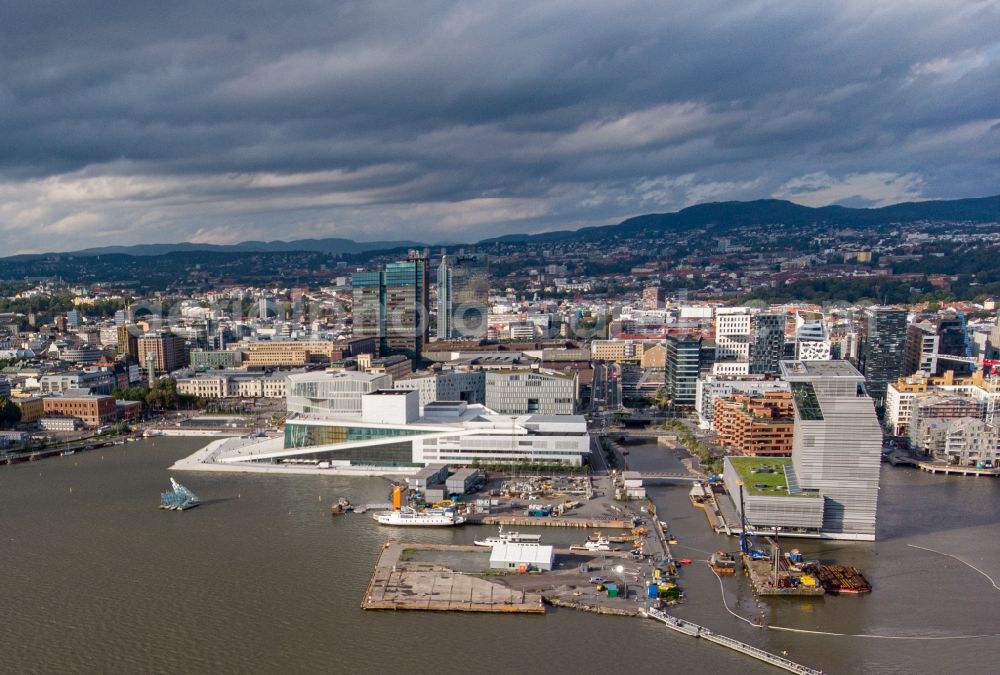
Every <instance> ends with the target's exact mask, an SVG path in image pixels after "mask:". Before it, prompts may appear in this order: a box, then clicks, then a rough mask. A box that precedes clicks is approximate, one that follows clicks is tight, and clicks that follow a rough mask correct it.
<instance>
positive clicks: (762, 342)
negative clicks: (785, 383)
mask: <svg viewBox="0 0 1000 675" xmlns="http://www.w3.org/2000/svg"><path fill="white" fill-rule="evenodd" d="M785 322H786V317H785V315H784V314H755V315H753V316H752V317H751V318H750V372H751V373H754V374H768V375H779V374H781V366H780V363H781V359H782V358H784V350H785Z"/></svg>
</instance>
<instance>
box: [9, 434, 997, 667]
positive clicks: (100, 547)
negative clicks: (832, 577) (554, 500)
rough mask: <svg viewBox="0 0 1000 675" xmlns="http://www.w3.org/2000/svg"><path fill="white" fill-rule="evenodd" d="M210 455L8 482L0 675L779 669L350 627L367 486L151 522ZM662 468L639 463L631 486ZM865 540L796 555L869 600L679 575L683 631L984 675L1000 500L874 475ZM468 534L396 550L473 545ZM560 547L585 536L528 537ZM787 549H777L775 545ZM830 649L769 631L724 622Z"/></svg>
mask: <svg viewBox="0 0 1000 675" xmlns="http://www.w3.org/2000/svg"><path fill="white" fill-rule="evenodd" d="M204 443H205V440H204V439H194V438H170V439H167V438H158V439H155V440H147V441H143V442H140V443H132V444H128V445H124V446H117V447H115V448H105V449H103V450H95V451H91V452H88V453H81V454H76V455H72V456H69V457H58V458H53V459H47V460H43V461H39V462H33V463H26V464H19V465H15V466H2V467H0V573H2V575H3V577H2V578H3V581H2V584H0V616H2V617H3V628H2V631H3V636H4V640H3V645H4V646H3V651H2V654H0V672H5V673H6V672H10V673H22V672H23V673H30V672H37V673H60V672H88V673H277V672H295V673H298V672H303V673H369V672H380V673H385V672H389V671H390V670H397V669H404V670H406V671H409V672H415V673H425V672H434V673H438V674H446V673H469V672H470V671H474V670H477V671H478V670H481V671H483V672H489V673H518V674H523V673H532V672H544V671H548V672H558V673H562V672H577V673H595V672H608V673H617V672H641V673H653V672H698V673H716V672H750V673H756V672H760V673H768V672H778V671H774V670H772V669H770V668H769V667H766V666H763V665H759V664H757V663H755V662H753V661H751V660H749V659H748V658H747V657H744V656H741V655H738V654H735V653H731V652H729V651H727V650H724V649H722V648H720V647H717V646H715V645H711V644H706V643H702V642H699V641H696V640H694V639H691V638H687V637H684V636H680V635H675V634H672V633H669V632H667V631H666V629H664V628H662V627H658V626H657V625H656V624H654V623H653V622H649V621H642V620H639V619H623V618H617V617H599V616H593V615H589V614H583V613H578V612H573V611H570V610H550V611H549V613H548V614H547V615H546V616H544V617H537V616H522V617H517V616H493V615H460V614H454V615H449V614H433V613H419V612H414V613H408V612H399V613H391V612H390V613H384V612H363V611H361V609H359V603H360V601H361V596H362V594H363V591H364V588H365V586H366V584H367V582H368V579H369V575H370V573H371V567H372V564H373V562H374V560H375V558H376V556H377V554H378V550H379V548H380V546H381V545H382V543H383V542H384V541H385V540H386V539H387V538H388V537H389V535H390V534H391V532H392V531H391V530H389V529H386V528H379V527H378V526H376V525H375V524H374V523H373V522H372V520H371V519H370V518H369V517H367V516H361V515H353V514H347V515H344V516H341V517H338V518H332V517H331V516H330V515H329V506H330V504H331V503H332V502H333V501H334V500H335V499H336V498H337V497H340V496H345V497H347V498H348V499H350V500H351V501H352V502H354V503H365V502H384V501H386V496H387V495H386V493H387V489H386V483H385V482H384V481H383V480H381V479H355V478H351V479H347V478H337V477H323V476H269V475H252V474H245V475H239V474H231V475H226V474H198V473H178V474H176V477H177V478H178V480H180V481H181V482H182V483H184V484H185V485H187V486H188V487H190V488H191V489H192V490H194V491H195V492H196V493H197V494H198V495H199V496H200V497H201V498H202V500H203V506H201V507H199V508H197V509H194V510H193V511H189V512H185V513H170V512H164V511H160V510H159V509H157V508H156V507H157V504H158V500H159V493H160V492H161V491H162V490H164V489H166V488H167V487H168V486H169V476H170V475H171V474H170V473H169V472H168V471H167V467H168V466H169V465H170V464H171V463H172V462H173V461H174V460H175V459H177V458H179V457H182V456H184V455H186V454H188V453H190V452H192V451H193V450H195V449H196V448H198V447H200V446H201V445H204ZM673 462H675V460H674V459H673V458H672V457H668V456H666V455H665V452H664V451H662V450H658V449H656V448H636V449H632V452H631V454H630V463H631V465H632V468H638V469H642V468H663V467H664V466H665V465H666V466H670V465H672V463H673ZM652 492H653V497H654V499H655V500H656V502H657V504H658V506H659V507H660V509H661V514H662V515H663V517H664V519H665V520H667V521H668V522H669V523H670V527H671V529H672V530H673V532H674V533H675V534H676V535H677V536H678V538H679V539H680V545H679V546H678V547H676V551H675V553H676V554H677V555H678V556H686V557H689V558H692V559H695V560H698V559H704V558H706V557H707V555H708V554H709V553H710V552H711V551H714V550H716V549H718V548H727V549H730V550H731V549H733V548H735V546H736V543H735V540H729V539H727V538H726V537H723V536H720V535H715V534H713V533H711V532H710V531H709V530H708V527H707V523H706V520H705V516H704V514H703V513H702V512H701V511H700V510H697V509H694V508H693V507H692V506H691V505H690V502H689V501H688V498H687V489H686V488H684V487H676V488H672V487H664V488H655V489H654V490H653V491H652ZM879 508H880V515H879V520H880V532H879V541H878V542H877V543H876V544H874V545H871V544H840V543H810V542H808V541H799V542H796V543H795V544H794V545H795V546H798V547H799V548H800V549H802V550H803V552H804V553H805V554H806V556H807V557H809V558H821V559H836V560H837V561H838V562H841V563H846V564H854V565H856V566H858V567H860V568H861V569H863V570H864V572H865V573H866V575H867V576H868V578H869V579H870V580H871V581H872V583H873V584H874V586H875V592H874V593H872V594H871V595H869V596H864V597H856V598H852V597H844V598H837V597H827V598H824V599H813V600H805V601H803V600H782V601H779V602H771V603H768V604H767V605H758V604H757V602H756V601H755V600H754V599H753V597H752V595H751V594H750V593H749V590H748V588H747V587H746V585H745V582H744V581H743V580H742V579H733V578H729V579H726V580H725V582H724V584H723V587H724V588H723V589H720V584H719V581H718V580H717V579H716V577H715V576H714V575H713V574H712V572H711V571H710V570H709V569H708V568H707V567H706V566H703V565H693V566H691V567H689V568H687V569H685V570H684V572H683V577H682V587H683V588H684V590H685V591H686V593H687V596H688V602H687V604H686V605H684V606H683V607H680V608H678V609H677V610H676V613H677V614H678V615H680V616H682V617H687V618H690V619H691V620H693V621H696V622H699V623H702V624H703V625H706V626H708V627H710V628H712V629H714V630H717V631H719V632H722V633H725V634H727V635H730V636H732V637H736V638H738V639H741V640H744V641H746V642H750V643H753V644H756V645H759V646H762V647H764V648H767V649H769V650H771V651H775V652H781V651H787V652H788V654H789V656H790V657H791V658H793V659H795V660H798V661H799V662H801V663H805V664H807V665H810V666H813V667H816V668H821V669H823V670H824V671H826V672H829V673H914V672H927V673H938V672H944V671H962V672H965V673H988V672H997V671H998V667H997V666H996V662H997V658H998V657H997V656H996V655H995V654H994V652H995V650H997V649H998V648H1000V637H986V638H971V639H958V640H956V639H931V638H942V637H947V638H950V637H954V636H972V635H990V636H992V635H1000V591H998V590H997V589H995V588H994V587H993V585H992V584H991V582H990V581H989V580H988V579H986V578H985V577H984V576H982V575H980V574H979V573H977V572H975V571H974V570H972V569H970V568H969V567H967V566H966V565H964V564H962V563H961V562H959V561H957V560H955V559H953V558H950V557H946V556H943V555H939V554H936V553H931V552H928V551H925V550H921V549H917V548H913V547H911V546H909V544H913V545H917V546H923V547H927V548H932V549H936V550H939V551H943V552H947V553H951V554H953V555H955V556H958V557H959V558H961V559H962V560H965V561H967V562H969V563H971V564H973V565H975V566H976V567H978V568H980V569H981V570H982V571H983V572H984V573H986V574H988V575H990V576H991V577H993V578H994V579H998V580H1000V522H998V520H1000V518H998V515H997V514H998V513H1000V482H997V481H995V480H990V479H983V478H980V479H974V478H964V479H963V478H957V477H956V478H946V477H942V476H931V475H928V474H923V473H920V472H917V471H915V470H910V469H894V468H891V467H884V468H883V479H882V493H881V499H880V507H879ZM484 531H485V530H484V529H482V528H462V529H454V530H435V531H418V532H408V533H407V535H408V536H412V537H413V538H415V539H419V540H423V541H436V542H469V541H471V540H472V539H473V538H474V537H475V536H478V535H480V534H482V533H483V532H484ZM536 531H537V532H541V533H543V534H545V537H546V540H547V541H549V542H552V543H571V542H573V541H574V540H575V538H578V537H579V536H580V534H581V533H580V532H579V531H577V532H572V531H564V530H544V529H541V530H536ZM789 544H791V542H789ZM723 591H724V593H725V596H726V598H727V600H728V602H729V605H730V607H731V608H732V609H733V610H734V611H736V612H737V613H739V614H741V615H743V616H755V615H759V614H760V613H761V612H764V613H765V614H766V616H767V620H768V622H769V623H771V624H774V625H780V626H787V627H794V628H799V629H806V630H814V631H826V632H832V633H848V634H852V635H855V634H865V635H882V636H923V639H919V640H909V639H907V640H896V639H882V638H875V637H847V636H829V635H817V634H798V633H788V632H776V631H766V632H762V631H760V630H759V629H757V628H753V627H751V626H749V625H747V624H746V623H744V622H742V621H740V620H739V619H737V618H734V617H733V616H731V615H730V614H729V613H727V611H726V610H725V608H724V607H723V604H722V595H721V593H722V592H723Z"/></svg>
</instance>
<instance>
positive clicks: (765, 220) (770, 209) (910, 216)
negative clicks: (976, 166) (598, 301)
mask: <svg viewBox="0 0 1000 675" xmlns="http://www.w3.org/2000/svg"><path fill="white" fill-rule="evenodd" d="M922 220H927V221H956V222H957V221H968V222H977V223H992V222H1000V195H996V196H993V197H976V198H970V199H953V200H940V201H924V202H903V203H900V204H893V205H891V206H883V207H880V208H850V207H846V206H822V207H819V208H815V207H811V206H802V205H801V204H796V203H794V202H789V201H785V200H782V199H759V200H756V201H749V202H709V203H705V204H697V205H695V206H689V207H687V208H685V209H681V210H680V211H675V212H672V213H651V214H647V215H642V216H635V217H633V218H628V219H626V220H623V221H622V222H620V223H618V224H617V225H599V226H595V227H585V228H582V229H579V230H558V231H554V232H543V233H540V234H527V235H505V236H502V237H497V238H494V239H488V240H486V241H483V242H480V243H492V242H530V241H535V242H546V241H561V240H565V239H570V238H572V239H576V240H578V241H595V240H601V239H605V238H610V237H622V236H624V237H631V236H636V235H641V234H644V235H648V234H650V233H656V232H664V233H665V232H667V231H675V232H682V231H685V230H691V229H697V228H703V227H709V226H714V227H716V228H718V231H719V232H720V233H722V232H725V231H727V230H732V229H736V228H740V227H748V226H754V225H761V226H763V225H773V224H779V223H780V224H784V225H803V226H804V225H813V224H817V223H820V224H828V225H838V226H840V227H871V226H874V225H888V224H890V223H896V222H901V223H911V222H918V221H922Z"/></svg>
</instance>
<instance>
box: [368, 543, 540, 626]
mask: <svg viewBox="0 0 1000 675" xmlns="http://www.w3.org/2000/svg"><path fill="white" fill-rule="evenodd" d="M418 549H419V550H425V551H434V550H448V551H457V550H463V551H466V552H469V553H483V548H481V547H477V546H464V547H459V546H435V545H433V544H412V543H402V542H389V543H387V544H386V545H385V547H384V548H383V549H382V553H381V555H379V559H378V562H377V563H376V564H375V570H374V572H373V573H372V578H371V581H370V582H369V584H368V589H367V590H366V591H365V597H364V600H363V601H362V603H361V607H362V609H392V610H401V609H410V610H425V611H427V610H429V611H447V612H503V613H529V614H544V613H545V606H544V605H543V604H542V596H541V594H539V593H530V592H526V591H519V590H514V589H511V588H508V587H506V586H503V585H502V584H499V583H494V582H492V581H489V580H488V579H483V578H480V577H477V576H472V575H470V574H463V573H461V572H456V571H454V570H450V569H447V568H445V567H442V566H441V565H435V564H432V563H425V562H407V561H406V560H405V557H406V556H405V553H406V552H407V551H410V550H418ZM487 553H488V550H487Z"/></svg>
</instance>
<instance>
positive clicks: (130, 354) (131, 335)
mask: <svg viewBox="0 0 1000 675" xmlns="http://www.w3.org/2000/svg"><path fill="white" fill-rule="evenodd" d="M116 330H117V331H118V342H117V352H118V354H119V355H120V356H124V357H125V358H126V360H127V361H131V362H132V363H139V335H138V333H139V328H138V326H135V325H133V324H121V325H120V326H116Z"/></svg>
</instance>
